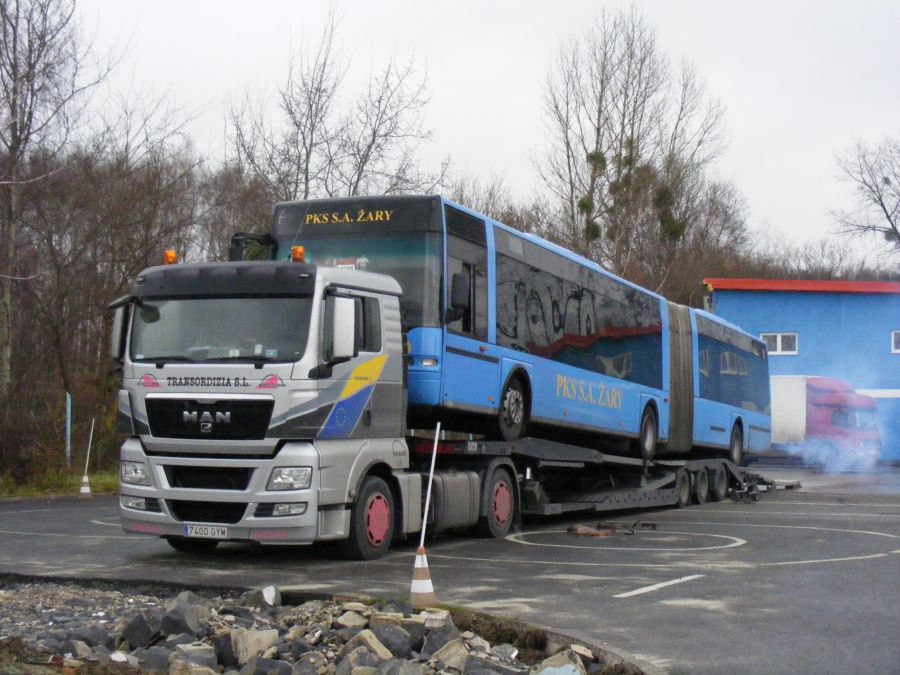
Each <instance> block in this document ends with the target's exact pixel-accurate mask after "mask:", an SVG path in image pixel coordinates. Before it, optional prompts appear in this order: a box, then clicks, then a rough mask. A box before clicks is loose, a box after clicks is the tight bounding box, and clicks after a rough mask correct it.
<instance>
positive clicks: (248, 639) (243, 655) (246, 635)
mask: <svg viewBox="0 0 900 675" xmlns="http://www.w3.org/2000/svg"><path fill="white" fill-rule="evenodd" d="M231 642H232V645H233V646H234V655H235V657H236V658H237V662H238V665H240V666H243V665H244V664H246V663H247V662H248V661H249V660H250V659H251V658H253V657H254V656H257V655H259V654H261V653H262V652H264V651H265V650H266V649H268V648H269V647H271V646H273V645H274V644H275V643H276V642H278V631H277V630H275V629H274V628H273V629H268V630H247V629H245V628H235V629H234V630H232V631H231Z"/></svg>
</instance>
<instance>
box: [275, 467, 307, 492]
mask: <svg viewBox="0 0 900 675" xmlns="http://www.w3.org/2000/svg"><path fill="white" fill-rule="evenodd" d="M311 482H312V468H311V467H308V466H277V467H275V468H274V469H272V475H271V476H270V477H269V484H268V485H266V490H305V489H306V488H308V487H309V485H310V483H311Z"/></svg>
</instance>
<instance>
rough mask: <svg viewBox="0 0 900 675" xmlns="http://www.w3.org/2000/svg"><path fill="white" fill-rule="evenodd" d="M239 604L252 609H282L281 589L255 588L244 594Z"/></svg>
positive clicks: (272, 587)
mask: <svg viewBox="0 0 900 675" xmlns="http://www.w3.org/2000/svg"><path fill="white" fill-rule="evenodd" d="M238 602H239V604H241V605H246V606H250V607H280V606H281V589H279V588H278V586H263V587H262V588H254V589H253V590H250V591H247V592H246V593H244V594H243V595H242V596H241V599H240V600H239V601H238Z"/></svg>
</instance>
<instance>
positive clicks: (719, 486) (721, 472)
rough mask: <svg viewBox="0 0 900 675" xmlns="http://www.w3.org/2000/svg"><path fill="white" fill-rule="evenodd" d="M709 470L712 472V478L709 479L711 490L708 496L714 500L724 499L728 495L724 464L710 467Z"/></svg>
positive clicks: (726, 474) (720, 500)
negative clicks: (713, 467)
mask: <svg viewBox="0 0 900 675" xmlns="http://www.w3.org/2000/svg"><path fill="white" fill-rule="evenodd" d="M710 471H711V472H712V480H710V483H711V484H712V491H711V493H710V496H711V497H712V500H713V501H714V502H722V501H725V498H726V497H727V496H728V473H727V472H726V471H725V467H724V466H719V467H716V468H715V469H710Z"/></svg>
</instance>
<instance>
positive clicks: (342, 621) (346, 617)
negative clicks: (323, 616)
mask: <svg viewBox="0 0 900 675" xmlns="http://www.w3.org/2000/svg"><path fill="white" fill-rule="evenodd" d="M335 623H336V624H337V625H339V626H341V627H342V628H365V627H366V626H368V625H369V620H368V619H367V618H366V617H364V616H362V615H361V614H359V613H358V612H352V611H351V612H344V613H343V614H341V615H340V616H339V617H338V618H337V620H336V621H335Z"/></svg>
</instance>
